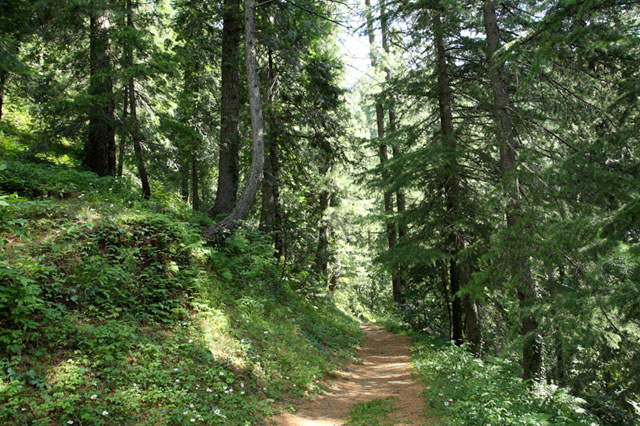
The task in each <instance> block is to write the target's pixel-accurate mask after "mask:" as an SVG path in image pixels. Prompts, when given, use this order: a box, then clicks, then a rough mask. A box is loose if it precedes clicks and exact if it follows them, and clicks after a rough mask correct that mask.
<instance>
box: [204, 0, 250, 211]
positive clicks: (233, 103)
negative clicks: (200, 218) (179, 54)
mask: <svg viewBox="0 0 640 426" xmlns="http://www.w3.org/2000/svg"><path fill="white" fill-rule="evenodd" d="M240 1H241V0H224V2H223V6H222V7H223V12H222V66H221V87H220V92H221V94H220V154H219V161H218V186H217V188H218V189H217V192H216V201H215V204H214V205H213V207H212V208H211V210H210V212H209V214H210V215H211V216H213V217H215V216H218V215H220V214H223V213H224V214H228V213H229V212H231V210H232V209H233V208H234V207H235V206H236V200H237V197H238V183H239V180H240V178H239V176H240V175H239V165H238V156H239V149H240V130H239V128H238V115H239V112H240V76H239V72H238V68H239V66H240V36H241V34H242V21H241V12H240ZM245 7H246V6H245Z"/></svg>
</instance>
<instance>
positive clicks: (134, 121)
mask: <svg viewBox="0 0 640 426" xmlns="http://www.w3.org/2000/svg"><path fill="white" fill-rule="evenodd" d="M126 7H127V26H128V27H129V28H130V29H131V30H133V29H134V26H133V9H132V5H131V0H127V3H126ZM132 66H133V46H132V45H131V44H129V45H128V46H127V67H128V68H130V67H132ZM129 111H130V112H131V139H132V140H133V150H134V153H135V156H136V163H137V166H138V176H139V177H140V182H141V184H142V196H143V197H144V198H145V199H147V200H148V199H149V198H151V187H150V186H149V177H148V176H147V169H146V167H145V165H144V154H143V152H142V142H141V140H140V130H139V124H138V116H137V112H136V83H135V77H134V76H133V75H132V76H131V78H129Z"/></svg>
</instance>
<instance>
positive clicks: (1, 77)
mask: <svg viewBox="0 0 640 426" xmlns="http://www.w3.org/2000/svg"><path fill="white" fill-rule="evenodd" d="M8 74H9V73H8V72H7V71H5V70H0V121H2V104H3V102H4V86H5V85H6V84H7V75H8Z"/></svg>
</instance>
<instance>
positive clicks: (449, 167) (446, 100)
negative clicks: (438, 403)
mask: <svg viewBox="0 0 640 426" xmlns="http://www.w3.org/2000/svg"><path fill="white" fill-rule="evenodd" d="M433 30H434V31H433V34H434V41H435V48H436V68H437V71H436V72H437V75H438V89H437V90H438V107H439V111H440V132H441V137H442V144H443V146H444V148H445V149H446V150H447V151H448V152H449V157H450V158H449V160H448V161H447V164H446V166H445V169H446V172H447V173H446V181H445V185H444V189H445V199H446V208H447V211H446V217H445V228H446V232H447V233H448V236H447V239H448V246H449V253H450V255H451V259H450V260H449V284H450V291H451V296H452V297H453V301H452V303H451V318H452V326H453V340H454V341H455V342H456V344H458V345H460V344H462V342H463V323H462V313H463V312H462V300H461V298H460V296H459V295H458V292H459V291H460V289H461V288H462V287H463V286H465V285H466V284H467V283H466V282H465V274H464V272H463V267H462V266H463V265H461V260H459V259H458V255H459V253H460V252H461V251H462V250H463V249H464V239H463V236H462V233H461V232H460V231H457V230H456V229H455V228H456V223H455V221H456V220H457V219H459V217H460V214H461V205H460V176H459V172H458V161H457V158H456V155H457V154H456V137H455V135H454V133H453V114H452V112H451V108H452V103H453V101H452V95H451V85H450V81H449V70H448V65H447V56H446V51H445V46H444V28H443V23H442V18H441V16H440V12H437V11H436V12H435V13H434V16H433Z"/></svg>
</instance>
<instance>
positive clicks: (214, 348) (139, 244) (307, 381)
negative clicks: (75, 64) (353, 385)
mask: <svg viewBox="0 0 640 426" xmlns="http://www.w3.org/2000/svg"><path fill="white" fill-rule="evenodd" d="M38 178H40V179H42V180H39V179H38ZM0 186H1V187H2V188H9V187H10V188H12V190H18V189H19V190H20V191H21V192H24V193H26V194H33V193H34V192H36V191H37V193H38V194H40V197H39V198H29V199H26V198H19V197H15V196H9V197H3V198H2V199H0V203H2V207H3V209H2V216H1V226H2V228H1V230H0V238H1V241H2V245H3V252H2V256H1V257H0V276H1V278H2V284H3V285H2V287H0V306H1V309H0V312H2V317H1V321H2V324H3V327H2V332H1V334H0V343H1V344H2V353H3V357H2V360H1V369H2V382H1V386H2V388H1V392H0V401H1V403H0V406H2V409H1V410H0V419H2V421H3V422H4V423H8V424H9V423H11V424H51V423H56V424H62V423H67V422H68V421H72V422H77V423H91V424H114V423H127V424H132V423H145V424H158V423H169V424H189V423H190V422H191V419H196V420H198V421H204V422H205V423H207V424H229V423H232V424H254V423H256V422H261V421H262V420H261V419H262V418H263V416H265V415H267V414H268V413H269V412H270V406H269V402H273V401H274V400H276V399H280V398H282V396H283V395H285V394H290V395H302V394H303V393H305V392H308V391H311V392H313V391H315V390H318V389H319V388H318V386H319V383H318V380H319V379H320V378H321V377H322V376H323V375H324V374H326V372H328V371H329V370H330V369H332V368H333V367H334V365H335V361H334V357H335V355H336V354H342V356H344V357H347V356H351V354H352V353H353V352H352V347H353V345H354V344H355V343H356V342H357V339H358V335H359V332H358V329H357V327H356V325H355V323H354V322H353V321H352V320H350V319H349V318H348V317H346V316H345V315H344V314H342V313H340V312H339V311H337V310H336V309H335V307H334V306H333V305H332V304H330V303H328V301H327V300H325V299H323V298H319V299H314V300H312V301H307V300H303V299H301V298H300V297H298V296H296V295H295V294H294V293H293V292H292V291H291V288H290V284H289V283H287V282H286V281H283V280H282V279H281V278H280V270H279V268H278V265H277V264H276V262H275V258H274V257H273V255H272V253H271V249H270V248H269V246H268V245H267V244H265V243H264V242H263V238H262V237H260V236H257V235H254V234H250V233H249V234H241V235H240V234H239V235H237V236H236V237H235V238H234V239H233V240H230V241H229V242H228V244H227V245H226V246H225V248H224V249H218V250H214V249H212V248H211V247H207V246H206V245H205V244H204V241H203V240H202V239H201V237H200V233H201V232H200V226H199V225H200V224H201V222H202V221H206V220H207V219H206V217H204V216H202V215H191V214H190V212H189V211H188V210H187V209H185V208H184V207H178V208H176V207H173V208H171V205H170V204H169V205H168V204H165V205H164V206H163V205H162V203H160V202H158V201H157V202H156V203H153V204H152V203H149V202H147V201H144V200H142V199H141V197H140V196H139V195H137V194H135V193H132V192H131V191H130V189H127V188H123V187H122V181H120V180H118V179H113V178H108V177H102V178H100V177H96V175H94V174H91V173H87V172H78V171H74V170H70V169H67V168H65V167H54V166H49V165H37V164H25V163H9V162H5V163H3V171H2V175H1V176H0ZM296 279H297V278H296V277H290V280H296Z"/></svg>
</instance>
